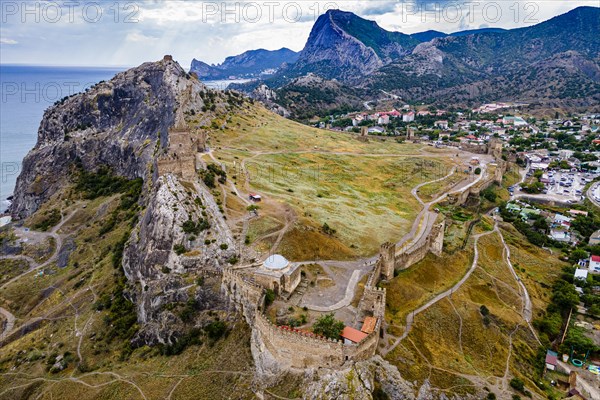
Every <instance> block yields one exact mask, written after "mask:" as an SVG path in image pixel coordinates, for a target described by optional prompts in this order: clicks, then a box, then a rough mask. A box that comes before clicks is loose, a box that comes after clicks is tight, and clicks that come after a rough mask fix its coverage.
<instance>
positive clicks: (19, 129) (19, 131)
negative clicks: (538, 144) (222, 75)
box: [0, 64, 245, 213]
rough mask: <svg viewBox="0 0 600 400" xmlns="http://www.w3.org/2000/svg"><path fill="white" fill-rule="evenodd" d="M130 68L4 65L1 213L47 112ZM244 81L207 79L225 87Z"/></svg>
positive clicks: (0, 75)
mask: <svg viewBox="0 0 600 400" xmlns="http://www.w3.org/2000/svg"><path fill="white" fill-rule="evenodd" d="M127 68H128V67H120V68H119V67H103V68H100V67H44V66H24V65H7V64H4V65H0V167H1V176H0V213H2V212H4V210H6V209H7V208H8V206H9V205H10V201H9V200H8V199H9V198H10V196H12V194H13V191H14V188H15V183H16V180H17V176H18V175H19V173H20V171H21V165H22V161H23V157H25V155H26V154H27V152H28V151H29V150H31V149H32V148H33V146H35V143H36V141H37V132H38V128H39V125H40V122H41V120H42V117H43V115H44V111H45V110H46V109H47V108H48V107H49V106H51V105H52V104H54V103H55V102H56V101H58V100H60V99H62V98H63V97H65V96H70V95H72V94H75V93H79V92H82V91H84V90H85V89H86V88H88V87H90V86H92V85H94V84H96V83H98V82H100V81H103V80H109V79H111V78H112V77H113V76H114V75H115V74H117V73H119V72H122V71H124V70H126V69H127ZM233 82H240V83H241V82H245V81H242V80H222V81H221V80H220V81H205V82H204V84H206V85H207V86H208V87H211V88H215V89H221V90H224V89H226V88H227V86H228V85H229V84H230V83H233Z"/></svg>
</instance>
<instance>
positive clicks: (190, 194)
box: [123, 175, 237, 342]
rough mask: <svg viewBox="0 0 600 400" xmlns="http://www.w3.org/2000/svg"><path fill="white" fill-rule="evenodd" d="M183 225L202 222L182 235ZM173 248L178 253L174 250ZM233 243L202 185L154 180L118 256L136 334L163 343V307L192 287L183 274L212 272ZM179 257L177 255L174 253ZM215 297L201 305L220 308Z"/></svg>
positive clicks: (167, 318)
mask: <svg viewBox="0 0 600 400" xmlns="http://www.w3.org/2000/svg"><path fill="white" fill-rule="evenodd" d="M186 221H193V222H194V223H195V224H200V223H204V224H205V226H206V228H203V230H201V231H199V232H195V233H188V234H186V233H185V232H184V231H183V225H184V223H185V222H186ZM176 246H182V247H181V250H179V249H177V250H178V251H177V252H176V251H174V250H175V249H174V248H175V247H176ZM236 246H237V244H236V241H235V240H234V239H233V235H232V233H231V231H230V229H229V227H228V226H227V224H226V223H225V220H224V219H223V215H222V214H221V212H220V211H219V206H218V205H217V204H216V203H215V200H214V198H213V197H212V195H211V194H210V192H209V191H208V189H207V188H206V187H205V186H204V185H202V184H199V183H198V184H196V185H194V187H193V189H191V188H186V187H184V186H183V185H182V184H181V182H180V181H179V180H178V179H177V178H176V177H175V176H173V175H165V176H162V177H160V178H159V179H158V181H157V183H156V187H155V188H154V190H153V191H152V194H151V195H150V200H149V203H148V206H147V208H146V210H145V212H144V215H143V216H142V218H141V219H140V222H139V224H138V227H137V228H136V229H135V230H134V231H133V232H132V234H131V237H130V240H129V243H128V246H127V247H126V249H125V251H124V254H123V269H124V271H125V274H126V276H127V278H128V280H129V281H130V282H131V283H133V284H134V288H135V289H134V291H133V293H132V295H133V297H134V298H135V302H136V305H137V310H138V321H139V322H140V323H142V324H143V329H142V331H143V332H142V333H141V334H140V335H142V336H143V337H145V338H146V339H147V338H155V340H157V341H159V342H165V341H167V340H168V338H169V337H170V336H171V335H172V334H173V329H174V327H176V326H177V324H173V323H172V322H173V316H171V315H170V312H169V311H168V310H165V309H164V305H165V304H168V303H173V302H185V301H187V300H188V293H187V291H188V289H190V288H191V287H195V283H193V282H192V283H189V282H188V283H187V284H186V282H184V280H183V279H182V275H184V274H188V275H189V274H192V275H193V276H202V274H203V272H204V271H209V272H218V271H221V270H222V269H223V268H224V267H225V266H226V265H229V263H228V262H229V260H231V259H232V257H235V255H236V254H237V247H236ZM178 252H179V253H181V254H177V253H178ZM218 293H219V292H218V291H216V292H214V291H213V292H212V294H211V293H208V292H205V293H204V294H203V300H202V305H203V306H205V307H208V308H213V307H214V308H216V309H218V308H220V307H224V306H225V303H226V301H225V299H223V298H221V296H220V294H218Z"/></svg>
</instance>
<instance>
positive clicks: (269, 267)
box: [253, 254, 302, 298]
mask: <svg viewBox="0 0 600 400" xmlns="http://www.w3.org/2000/svg"><path fill="white" fill-rule="evenodd" d="M300 267H301V266H300V265H297V264H294V263H291V262H289V261H288V260H287V259H286V258H285V257H284V256H282V255H281V254H272V255H270V256H268V257H267V258H266V259H265V261H263V263H262V265H261V266H260V267H259V268H257V269H256V270H255V271H254V274H253V275H254V276H253V277H254V280H255V281H256V282H257V283H259V284H260V285H262V286H264V287H266V288H267V289H271V290H273V291H274V292H275V293H276V294H278V295H280V296H282V297H283V298H288V297H289V296H290V295H291V294H292V293H293V292H294V290H296V287H297V286H298V285H299V284H300V280H301V279H302V274H301V268H300Z"/></svg>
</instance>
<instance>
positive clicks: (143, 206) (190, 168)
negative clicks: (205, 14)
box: [0, 56, 467, 398]
mask: <svg viewBox="0 0 600 400" xmlns="http://www.w3.org/2000/svg"><path fill="white" fill-rule="evenodd" d="M62 127H67V128H68V129H66V130H65V129H61V128H62ZM115 149H119V151H118V152H117V151H116V150H115ZM208 149H212V150H208ZM464 157H467V156H464ZM463 161H464V160H463ZM456 162H458V161H457V160H456V158H455V157H454V152H452V157H450V153H449V152H444V151H439V150H438V151H436V150H434V149H430V148H429V147H427V146H421V145H404V144H401V143H396V142H386V141H383V140H376V141H372V142H369V141H360V140H357V139H356V138H355V137H354V136H352V135H348V134H344V133H335V132H328V131H323V130H317V129H314V128H309V127H306V126H305V125H301V124H298V123H295V122H293V121H290V120H287V119H284V118H282V117H279V116H277V115H275V114H273V113H271V112H269V111H267V110H265V109H264V108H263V107H262V106H261V105H259V104H255V103H253V102H252V101H249V100H246V99H244V98H242V97H241V96H240V95H238V94H236V93H234V92H220V91H214V90H210V89H208V88H206V87H205V86H204V85H203V84H202V83H201V82H200V81H199V80H197V79H196V78H195V77H194V76H192V75H189V74H186V73H185V71H183V69H182V68H181V67H180V66H179V65H178V64H177V63H176V62H174V61H173V60H172V59H171V58H170V57H168V56H166V57H165V58H164V59H163V60H161V61H157V62H152V63H145V64H143V65H141V66H139V67H137V68H133V69H131V70H129V71H126V72H124V73H122V74H118V75H117V76H115V78H113V79H112V80H110V81H107V82H102V83H99V84H97V85H96V86H94V87H92V88H91V89H90V90H88V91H87V92H85V93H80V94H77V95H75V96H72V97H70V98H68V99H64V100H63V101H61V102H58V103H57V104H56V105H54V106H52V107H50V108H49V109H48V110H47V112H46V114H45V117H44V120H43V121H42V123H41V124H40V130H39V135H38V143H37V145H36V147H35V148H34V149H33V150H32V151H31V152H30V154H29V155H28V156H27V160H26V166H27V169H26V170H24V171H23V173H22V174H21V176H20V177H19V183H18V186H17V190H16V192H15V200H14V203H13V204H12V208H11V211H12V213H13V216H14V217H15V218H17V219H18V221H17V223H16V224H14V225H11V226H9V227H7V228H3V229H2V230H1V232H0V241H1V244H0V245H1V248H2V252H3V253H2V259H0V268H1V269H2V271H3V272H4V273H3V277H2V280H1V282H0V285H1V286H0V306H1V311H2V321H5V316H9V317H10V321H11V323H10V324H9V323H7V324H4V322H2V324H1V326H2V329H3V331H2V338H1V340H2V348H1V349H0V355H1V356H0V370H1V371H3V372H10V374H11V375H10V377H8V375H5V378H4V379H2V380H0V387H1V388H2V391H3V392H4V393H10V394H11V398H29V397H31V396H34V397H35V396H40V397H43V396H50V397H61V398H77V397H81V396H88V397H89V396H93V395H95V396H98V397H101V398H102V397H108V398H111V397H114V396H119V397H123V396H124V397H136V396H138V395H139V396H140V397H142V398H165V397H169V396H172V397H177V398H198V396H200V397H210V396H211V395H209V394H208V393H215V392H217V391H218V392H219V396H220V397H219V396H217V398H221V397H222V398H227V397H230V396H232V395H235V396H236V397H237V398H251V397H252V396H253V393H261V394H262V393H265V394H266V393H268V392H269V391H271V390H273V391H275V392H278V393H285V394H287V395H290V393H303V392H304V390H305V389H306V387H305V386H306V385H305V384H304V383H303V382H304V377H303V376H296V375H294V376H293V377H292V379H291V381H290V382H291V384H290V385H289V386H286V385H283V384H281V381H278V380H272V379H270V377H269V376H268V375H267V374H273V373H275V374H276V377H280V378H281V379H284V378H285V376H286V373H285V371H277V370H276V369H275V372H272V369H273V367H274V366H273V365H272V362H271V363H270V362H269V359H265V358H264V357H267V356H266V355H264V354H266V353H264V352H263V353H260V352H258V353H257V352H256V349H257V348H258V346H260V342H259V341H258V340H259V339H257V337H256V332H255V330H254V329H255V328H254V327H253V325H252V322H253V321H252V320H251V319H249V318H248V312H247V309H246V308H245V307H246V303H243V301H244V299H243V298H242V299H240V298H239V297H233V296H231V297H230V296H228V295H227V293H226V292H224V291H223V276H224V273H225V272H224V271H230V270H231V267H232V266H243V267H245V268H248V267H252V266H254V265H255V263H256V260H263V259H264V258H265V257H266V256H267V255H269V254H272V253H273V252H275V251H276V252H279V253H281V254H283V255H284V256H285V257H288V258H289V259H290V260H292V261H310V260H311V259H315V258H316V259H323V258H325V259H327V258H331V259H334V260H339V261H340V262H342V263H347V264H342V265H344V266H345V268H350V267H353V266H354V265H355V264H358V263H359V261H356V258H357V257H365V256H369V257H372V256H373V255H374V254H376V253H377V251H378V249H379V246H380V243H381V242H383V241H387V240H391V239H394V238H396V237H398V236H399V235H400V236H401V235H403V234H406V233H407V232H408V231H409V230H410V229H411V224H412V220H413V219H414V218H415V215H416V213H417V210H418V201H417V199H416V198H414V197H412V196H411V195H410V188H412V187H414V186H415V185H417V184H421V183H423V182H424V181H428V180H435V179H439V178H440V176H441V174H445V173H446V171H447V170H448V169H449V168H452V167H453V166H454V164H455V163H456ZM275 171H277V172H275ZM399 172H402V173H399ZM252 192H258V193H262V195H263V201H262V202H260V204H258V205H255V204H253V203H251V202H250V201H249V200H248V195H249V193H252ZM357 203H360V204H363V205H364V206H363V207H362V209H361V210H360V211H359V212H357V211H356V207H355V206H356V204H357ZM253 206H254V207H253ZM358 226H360V227H361V228H360V229H356V227H358ZM363 268H364V267H363ZM333 271H336V273H340V274H341V272H340V271H341V270H340V269H338V268H337V267H336V268H334V270H333ZM342 275H343V274H342ZM234 276H235V275H234ZM322 285H323V284H322V283H319V284H318V285H316V286H317V288H321V287H323V288H325V289H327V288H328V286H322ZM234 287H235V286H234ZM240 290H241V289H240ZM336 290H338V289H336ZM342 290H343V289H342ZM234 294H235V293H234ZM288 309H289V306H288V307H286V310H288ZM299 309H300V310H302V308H299ZM321 314H322V313H319V312H313V313H311V314H310V315H309V316H308V322H309V323H314V321H315V319H316V318H318V317H319V316H320V315H321ZM6 321H8V319H6ZM257 354H263V355H262V356H257ZM361 365H362V366H361V367H360V368H366V369H369V370H371V371H375V372H374V373H377V374H380V373H382V372H381V371H382V368H383V370H385V371H387V368H392V370H394V369H393V367H391V366H387V364H386V365H385V366H382V365H381V362H380V361H376V362H375V361H371V360H367V361H364V362H363V364H361ZM352 368H355V367H352ZM356 368H358V366H357V367H356ZM377 371H379V372H377ZM394 371H395V370H394ZM393 374H394V375H393V376H394V377H395V378H394V379H393V385H392V386H391V389H390V390H398V389H397V388H398V387H399V385H400V386H401V385H408V386H407V387H410V385H409V384H408V383H406V382H404V381H403V380H402V379H401V378H400V376H399V375H398V374H397V371H395V372H393ZM216 375H218V376H216ZM265 375H267V376H265ZM32 377H33V378H32ZM332 379H333V383H334V384H338V383H340V382H345V380H344V378H342V377H338V376H336V375H334V376H333V377H331V376H330V377H323V378H322V379H321V378H319V379H312V378H311V379H310V382H311V384H312V386H313V388H312V389H311V390H315V391H317V392H318V391H320V390H321V389H319V388H318V387H319V385H321V384H322V385H328V384H330V383H331V382H332ZM232 381H233V382H234V383H235V385H227V384H225V382H229V383H231V382H232ZM255 384H256V385H257V386H255ZM358 384H360V385H363V383H360V382H358V381H356V382H354V381H353V383H352V385H358ZM370 385H371V384H368V385H365V386H361V389H360V390H361V391H362V392H361V393H366V394H369V395H370V393H371V391H372V386H370ZM394 385H395V386H394ZM340 390H343V391H346V392H351V391H352V388H349V387H345V388H342V389H340ZM410 390H412V388H411V389H410ZM115 393H118V395H115ZM291 396H295V395H291Z"/></svg>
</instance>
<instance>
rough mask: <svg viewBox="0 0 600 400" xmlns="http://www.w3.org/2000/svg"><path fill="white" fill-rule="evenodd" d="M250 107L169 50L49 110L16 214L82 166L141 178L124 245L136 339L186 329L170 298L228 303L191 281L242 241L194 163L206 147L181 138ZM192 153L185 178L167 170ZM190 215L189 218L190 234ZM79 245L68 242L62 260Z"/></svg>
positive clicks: (224, 261) (160, 338)
mask: <svg viewBox="0 0 600 400" xmlns="http://www.w3.org/2000/svg"><path fill="white" fill-rule="evenodd" d="M243 105H244V100H243V98H242V97H241V96H238V95H237V94H235V93H223V92H218V91H213V90H210V89H207V88H206V87H205V86H204V85H203V84H202V83H201V82H200V81H199V80H198V79H197V78H195V77H194V76H190V75H189V74H187V73H186V72H185V71H184V70H183V68H181V66H180V65H179V64H177V63H176V62H174V61H173V60H172V58H171V57H170V56H165V58H164V59H163V60H161V61H158V62H153V63H145V64H142V65H141V66H139V67H137V68H133V69H131V70H128V71H126V72H123V73H120V74H118V75H116V76H115V77H114V78H113V79H112V80H110V81H109V82H101V83H99V84H97V85H95V86H93V87H92V88H91V89H89V90H88V91H86V92H85V93H81V94H78V95H75V96H72V97H70V98H66V99H63V100H61V101H60V102H58V103H57V104H55V105H54V106H52V107H50V108H49V109H48V110H47V111H46V112H45V114H44V118H43V120H42V122H41V124H40V128H39V132H38V142H37V144H36V146H35V148H34V149H33V150H32V151H31V152H30V153H29V154H28V155H27V157H26V158H25V160H24V163H23V171H22V173H21V175H20V176H19V178H18V180H17V187H16V190H15V195H14V199H13V203H12V205H11V213H12V214H13V216H15V217H17V218H26V217H28V216H30V215H31V214H32V213H34V212H35V211H36V210H37V209H38V208H39V206H40V205H41V204H42V203H44V202H45V201H46V200H47V199H49V198H50V197H51V196H52V195H53V194H55V193H56V192H57V191H59V190H61V189H62V188H63V187H64V186H65V185H67V184H68V183H69V181H70V177H71V172H73V169H74V167H75V166H77V167H79V168H83V169H84V170H88V171H93V170H97V169H98V168H100V167H105V166H107V167H109V168H110V169H111V170H112V172H113V173H114V174H116V175H120V176H125V177H128V178H142V179H143V180H144V187H143V192H142V196H141V200H140V202H141V203H142V205H143V206H144V207H142V210H143V211H142V212H141V215H139V222H138V223H137V225H136V226H135V228H134V229H133V231H132V233H131V236H130V238H129V240H128V242H127V244H126V246H125V249H124V252H123V269H124V272H125V275H126V277H127V278H128V280H129V283H130V285H129V287H130V289H129V290H128V293H127V295H128V296H129V297H130V298H131V299H132V300H134V301H135V303H136V306H137V316H138V322H139V324H140V326H141V329H140V332H139V334H138V336H137V338H136V340H137V341H138V343H139V344H151V343H156V342H161V343H169V342H171V341H172V340H173V338H174V337H177V335H178V333H180V332H181V325H182V324H181V322H182V321H181V318H180V317H179V316H177V315H176V314H174V313H173V312H171V311H169V308H170V307H166V305H168V304H170V303H185V302H187V301H188V300H190V299H192V298H195V300H196V302H195V304H196V307H197V308H199V309H200V310H202V309H206V310H220V309H227V308H228V307H229V303H228V300H227V299H226V298H224V297H223V296H221V294H220V289H219V284H218V283H215V284H214V285H212V286H210V285H209V286H202V285H198V283H197V282H196V281H194V280H193V278H192V279H191V280H190V279H189V276H204V275H206V276H207V277H213V276H214V274H215V273H216V274H218V273H219V271H220V270H221V269H222V268H223V267H224V266H225V265H228V264H229V263H230V262H233V261H234V259H235V256H236V254H237V248H236V241H234V239H233V236H232V233H231V231H230V229H229V227H228V226H227V224H226V222H225V220H224V217H223V215H222V213H221V210H220V207H219V205H218V204H216V202H215V199H214V198H213V196H212V194H211V193H210V191H209V190H208V188H207V187H206V186H205V185H204V183H201V182H200V179H199V178H198V177H197V175H196V171H195V163H194V160H195V156H196V152H197V151H201V150H202V149H201V147H202V146H199V145H196V146H192V145H190V146H187V144H189V143H192V144H193V143H196V141H194V140H185V139H186V137H184V136H186V135H188V136H189V137H192V136H193V137H194V138H196V137H199V135H204V136H203V137H205V135H206V134H207V132H206V129H205V128H204V127H207V126H210V125H211V124H212V122H213V121H214V120H215V118H218V117H219V116H223V115H225V114H226V113H227V112H230V111H231V110H233V109H235V108H236V107H243ZM186 146H187V147H191V148H184V147H186ZM173 147H176V149H174V148H173ZM188 154H189V155H191V156H190V158H191V159H192V163H191V167H190V168H187V169H186V171H187V170H188V169H189V170H191V172H190V173H188V174H185V176H186V177H187V178H186V179H188V181H187V182H182V181H181V179H182V178H183V177H184V174H182V173H181V170H173V171H170V170H169V165H170V164H169V162H168V161H169V160H167V162H165V159H167V158H168V157H176V158H178V159H181V157H182V155H188ZM161 162H162V164H161ZM159 166H160V168H159ZM184 184H185V186H184ZM101 212H106V210H105V209H104V210H102V211H101ZM187 221H191V222H190V223H192V225H189V224H190V223H188V225H189V226H188V227H187V228H186V230H187V231H188V233H185V232H184V230H183V225H184V223H186V222H187ZM73 249H74V246H69V245H68V243H67V246H64V249H63V250H62V252H61V258H60V260H59V261H60V262H59V265H60V266H65V265H66V264H67V263H68V256H69V252H70V251H72V250H73ZM131 288H132V289H131Z"/></svg>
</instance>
